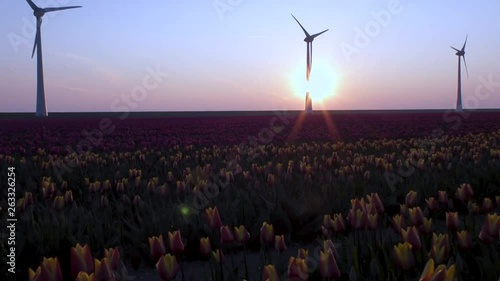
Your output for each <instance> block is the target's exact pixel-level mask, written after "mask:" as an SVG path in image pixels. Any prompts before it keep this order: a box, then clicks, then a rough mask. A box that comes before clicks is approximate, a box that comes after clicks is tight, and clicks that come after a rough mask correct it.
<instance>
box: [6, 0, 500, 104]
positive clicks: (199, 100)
mask: <svg viewBox="0 0 500 281" xmlns="http://www.w3.org/2000/svg"><path fill="white" fill-rule="evenodd" d="M34 2H35V3H36V4H37V5H39V6H41V7H48V6H64V5H82V6H83V8H81V9H74V10H68V11H62V12H55V13H48V14H46V15H45V17H44V23H43V28H42V46H43V58H44V75H45V91H46V99H47V108H48V112H49V113H50V112H70V111H115V110H117V108H121V109H127V110H130V111H213V110H275V109H283V108H286V109H288V110H298V109H303V108H304V97H305V90H306V85H305V64H306V62H305V59H306V54H305V53H306V43H305V42H303V39H304V34H303V32H302V30H301V29H300V27H299V26H298V25H297V23H296V22H295V21H294V19H293V18H292V17H291V15H290V13H293V14H294V15H295V17H297V19H298V20H299V21H300V22H301V23H302V25H303V26H304V27H305V28H306V29H307V30H308V31H309V33H311V34H312V33H317V32H320V31H322V30H324V29H327V28H329V29H330V30H329V31H328V32H326V33H325V34H323V35H321V36H319V37H317V38H316V39H315V41H314V43H313V47H314V57H313V67H312V74H311V85H310V90H311V96H312V99H313V107H314V108H315V109H321V108H324V109H332V110H348V109H425V108H430V109H441V108H454V106H455V103H456V87H457V56H455V52H454V51H453V50H452V49H450V45H452V46H455V47H457V48H461V46H462V44H463V42H464V39H465V36H466V34H469V41H468V43H467V49H466V59H467V63H468V65H467V66H468V68H469V69H468V70H469V79H466V74H465V69H463V80H462V83H463V96H464V108H467V107H469V108H471V107H472V108H499V107H500V84H499V83H497V84H496V85H493V88H491V87H490V90H493V91H491V92H488V90H487V88H486V87H484V86H482V83H481V78H480V77H483V80H484V81H486V80H488V76H490V75H491V80H493V81H495V82H496V81H498V82H500V55H499V50H500V36H498V32H497V31H495V30H496V28H498V26H500V17H499V14H498V11H500V2H499V1H451V0H446V1H430V0H427V1H415V0H400V1H396V0H383V1H361V0H358V1H332V0H322V1H320V0H317V1H299V0H287V1H285V0H275V1H264V0H253V1H249V0H208V1H198V0H184V1H173V0H149V1H101V0H34ZM118 2H119V3H118ZM231 3H233V4H231ZM391 3H392V4H391ZM217 5H218V6H219V7H220V9H223V8H224V7H226V8H228V9H227V10H219V12H218V10H217V9H216V8H215V6H217ZM391 5H395V6H397V7H398V8H397V9H396V10H394V9H389V7H390V6H391ZM0 6H1V8H2V10H3V11H4V13H2V17H0V36H2V38H3V39H2V40H0V53H1V54H2V55H1V56H0V89H1V90H0V112H34V110H35V102H36V57H35V58H34V59H31V49H32V47H33V40H34V32H33V31H34V22H35V19H34V17H33V15H32V10H31V9H30V7H29V6H28V4H27V3H26V2H25V1H2V3H1V4H0ZM6 11H8V12H6ZM379 11H385V13H389V14H390V19H389V20H387V21H386V22H384V21H382V20H380V19H379V20H377V19H376V17H375V16H374V12H379ZM382 13H383V12H382ZM377 27H378V29H377ZM367 28H368V29H369V32H368V34H367V33H366V32H364V34H367V38H368V41H366V42H365V44H360V43H363V42H357V41H356V36H357V35H358V34H359V30H361V31H364V30H365V29H367ZM370 28H371V29H370ZM370 31H371V32H370ZM14 39H15V40H17V42H18V43H13V40H14ZM348 49H349V50H351V51H357V52H355V53H351V54H348V53H347V50H348ZM148 68H150V69H156V68H158V69H159V70H160V71H161V72H168V73H169V76H168V77H163V76H160V80H161V83H158V84H157V85H156V87H150V88H149V90H146V95H145V98H144V99H141V100H138V99H133V98H132V99H131V100H132V103H130V105H128V106H125V103H124V102H123V101H124V100H126V99H127V98H130V96H131V93H132V92H133V91H134V89H135V90H137V89H138V88H137V87H142V85H143V80H144V77H147V76H148V71H147V69H148ZM462 68H463V64H462ZM150 82H151V83H152V82H154V80H151V81H150ZM477 89H479V90H478V91H476V90H477ZM476 95H477V96H476ZM466 99H467V102H466V101H465V100H466ZM474 101H476V102H477V103H476V104H474V103H473V102H474ZM124 106H125V107H124Z"/></svg>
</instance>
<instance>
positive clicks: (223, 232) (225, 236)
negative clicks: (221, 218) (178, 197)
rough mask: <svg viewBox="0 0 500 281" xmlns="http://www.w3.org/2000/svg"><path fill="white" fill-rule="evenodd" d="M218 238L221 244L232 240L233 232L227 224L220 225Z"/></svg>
mask: <svg viewBox="0 0 500 281" xmlns="http://www.w3.org/2000/svg"><path fill="white" fill-rule="evenodd" d="M220 240H221V242H222V243H223V244H229V243H231V242H233V241H234V236H233V232H232V231H231V228H230V227H229V226H227V225H225V226H221V228H220Z"/></svg>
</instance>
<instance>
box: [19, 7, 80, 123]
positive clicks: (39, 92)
mask: <svg viewBox="0 0 500 281" xmlns="http://www.w3.org/2000/svg"><path fill="white" fill-rule="evenodd" d="M26 1H27V2H28V4H29V5H30V7H31V8H32V9H33V15H34V16H35V17H36V36H35V43H34V45H33V52H32V53H31V58H33V56H34V55H35V49H36V61H37V88H36V116H47V104H46V102H45V90H44V86H43V62H42V34H41V31H40V30H41V25H42V17H43V16H44V15H45V13H48V12H55V11H61V10H67V9H75V8H81V7H82V6H68V7H58V8H40V7H38V6H37V5H35V3H33V1H31V0H26Z"/></svg>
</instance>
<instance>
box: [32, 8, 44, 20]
mask: <svg viewBox="0 0 500 281" xmlns="http://www.w3.org/2000/svg"><path fill="white" fill-rule="evenodd" d="M33 15H34V16H35V17H37V18H39V17H43V16H44V15H45V11H44V10H42V9H40V10H36V11H34V12H33Z"/></svg>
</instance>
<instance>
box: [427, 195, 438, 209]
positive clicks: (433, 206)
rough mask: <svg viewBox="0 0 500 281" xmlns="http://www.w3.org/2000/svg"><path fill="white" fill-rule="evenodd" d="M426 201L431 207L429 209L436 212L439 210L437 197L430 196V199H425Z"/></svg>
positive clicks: (428, 206)
mask: <svg viewBox="0 0 500 281" xmlns="http://www.w3.org/2000/svg"><path fill="white" fill-rule="evenodd" d="M425 202H426V203H427V208H429V211H431V212H436V211H437V210H439V206H438V203H437V201H436V198H434V197H429V198H428V199H425Z"/></svg>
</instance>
